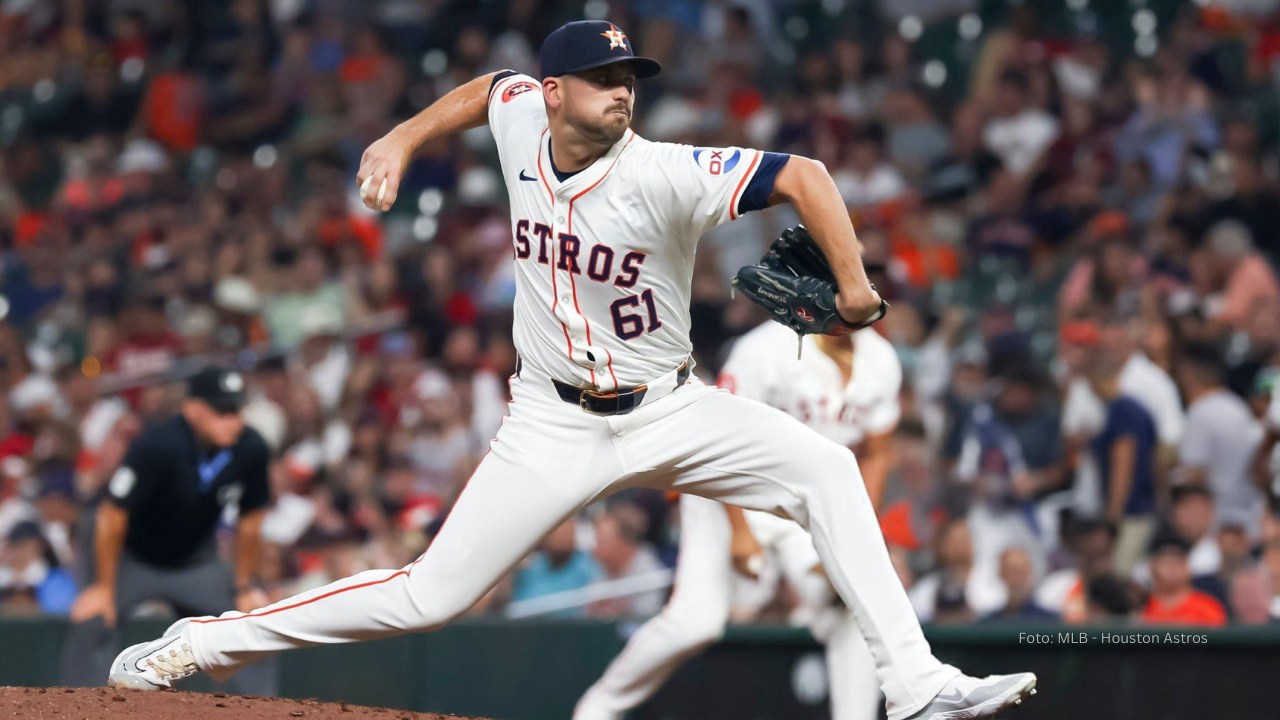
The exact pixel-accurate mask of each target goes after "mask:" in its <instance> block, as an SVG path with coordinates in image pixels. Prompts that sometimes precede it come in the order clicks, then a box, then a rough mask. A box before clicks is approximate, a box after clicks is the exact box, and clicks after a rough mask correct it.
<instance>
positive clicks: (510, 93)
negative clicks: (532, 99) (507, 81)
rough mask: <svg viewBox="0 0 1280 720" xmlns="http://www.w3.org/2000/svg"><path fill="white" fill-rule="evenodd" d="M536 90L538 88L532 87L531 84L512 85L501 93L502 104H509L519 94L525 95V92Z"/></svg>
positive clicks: (519, 83)
mask: <svg viewBox="0 0 1280 720" xmlns="http://www.w3.org/2000/svg"><path fill="white" fill-rule="evenodd" d="M537 89H538V86H537V85H534V84H533V83H531V82H518V83H512V85H511V87H509V88H507V89H506V90H503V91H502V102H511V98H513V97H515V96H517V95H519V94H520V93H526V92H529V91H530V90H537Z"/></svg>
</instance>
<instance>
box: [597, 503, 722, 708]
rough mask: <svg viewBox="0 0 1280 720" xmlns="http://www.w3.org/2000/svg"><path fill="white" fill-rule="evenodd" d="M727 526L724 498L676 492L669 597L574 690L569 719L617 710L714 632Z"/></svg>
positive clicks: (651, 689)
mask: <svg viewBox="0 0 1280 720" xmlns="http://www.w3.org/2000/svg"><path fill="white" fill-rule="evenodd" d="M731 532H732V531H731V529H730V526H729V518H728V516H727V515H726V514H725V509H724V505H722V504H720V503H718V502H715V501H714V500H707V499H705V498H700V497H697V496H694V495H685V496H683V497H681V498H680V556H679V560H678V561H677V564H676V581H675V591H674V592H673V594H672V596H671V601H670V602H669V603H667V606H666V607H665V608H663V610H662V612H661V613H659V614H658V615H657V616H655V617H654V618H652V619H651V620H649V621H648V622H646V623H645V624H644V625H643V626H641V627H640V629H639V630H637V631H636V632H635V634H633V635H632V636H631V639H630V640H628V641H627V646H626V648H624V649H623V651H622V653H621V654H620V655H618V657H616V658H614V659H613V662H611V663H609V668H608V669H607V670H605V673H604V676H603V677H601V678H600V680H598V681H597V682H596V684H595V685H592V686H591V688H590V689H588V690H587V692H586V694H585V695H583V696H582V700H580V701H579V702H578V707H577V708H576V709H575V710H574V714H573V717H574V720H614V719H615V718H619V717H621V716H622V713H623V712H625V711H627V710H630V709H632V708H634V707H636V706H637V705H639V704H640V703H642V702H644V701H645V700H647V699H648V698H649V697H650V696H652V695H653V694H654V693H655V692H657V690H658V688H659V687H661V686H662V684H663V683H664V682H666V681H667V678H669V677H670V676H671V673H673V672H675V670H676V668H678V667H679V666H680V665H681V663H683V662H685V661H686V660H688V659H689V658H691V657H693V656H694V655H695V654H697V653H699V652H701V651H702V650H703V649H704V648H706V647H707V646H708V645H710V644H711V643H713V642H715V641H716V640H718V639H719V638H720V636H721V635H722V634H723V633H724V626H725V623H726V622H728V619H729V606H730V602H731V600H732V598H731V594H732V590H733V566H732V563H731V562H730V559H729V539H730V534H731Z"/></svg>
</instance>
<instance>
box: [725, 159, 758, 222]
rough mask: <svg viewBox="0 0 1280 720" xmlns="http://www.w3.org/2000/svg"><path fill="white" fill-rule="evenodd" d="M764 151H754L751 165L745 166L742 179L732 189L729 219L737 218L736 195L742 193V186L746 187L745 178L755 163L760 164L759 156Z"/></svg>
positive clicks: (747, 178) (748, 177) (749, 177)
mask: <svg viewBox="0 0 1280 720" xmlns="http://www.w3.org/2000/svg"><path fill="white" fill-rule="evenodd" d="M763 154H764V153H761V152H759V151H756V156H755V158H754V159H753V160H752V161H751V167H749V168H747V172H746V173H745V174H743V176H742V179H741V180H739V181H738V187H736V188H734V189H733V197H732V198H730V199H729V219H730V220H737V219H738V197H739V196H740V195H741V193H742V188H744V187H746V185H747V180H749V179H751V173H752V172H753V171H754V170H755V169H756V165H759V164H760V156H761V155H763Z"/></svg>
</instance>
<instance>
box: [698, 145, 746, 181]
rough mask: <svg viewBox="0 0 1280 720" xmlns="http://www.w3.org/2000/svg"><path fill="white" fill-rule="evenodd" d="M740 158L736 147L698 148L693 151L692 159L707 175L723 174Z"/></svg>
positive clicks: (739, 152) (740, 152)
mask: <svg viewBox="0 0 1280 720" xmlns="http://www.w3.org/2000/svg"><path fill="white" fill-rule="evenodd" d="M741 159H742V151H741V150H739V149H737V148H698V149H697V150H694V151H693V161H694V162H695V163H697V164H698V167H700V168H702V170H703V171H704V172H706V173H707V174H709V175H723V174H725V173H727V172H729V171H731V170H733V168H734V167H735V166H736V165H737V164H738V161H739V160H741Z"/></svg>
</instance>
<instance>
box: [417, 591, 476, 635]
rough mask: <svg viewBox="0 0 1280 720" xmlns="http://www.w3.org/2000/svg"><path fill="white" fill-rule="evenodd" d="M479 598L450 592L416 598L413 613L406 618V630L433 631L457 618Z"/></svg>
mask: <svg viewBox="0 0 1280 720" xmlns="http://www.w3.org/2000/svg"><path fill="white" fill-rule="evenodd" d="M477 600H479V598H462V597H459V596H457V595H456V594H453V593H449V592H436V593H432V594H431V596H430V597H427V598H415V601H414V602H413V604H412V607H413V612H412V614H411V615H410V616H409V617H407V618H405V627H404V630H406V631H408V632H431V631H433V630H439V629H440V628H441V627H444V626H445V625H448V624H449V623H451V622H453V621H454V620H457V619H458V618H460V617H462V616H463V615H464V614H466V612H467V610H469V609H471V606H472V605H474V604H475V603H476V601H477Z"/></svg>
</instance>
